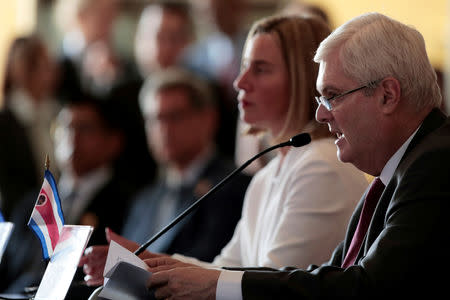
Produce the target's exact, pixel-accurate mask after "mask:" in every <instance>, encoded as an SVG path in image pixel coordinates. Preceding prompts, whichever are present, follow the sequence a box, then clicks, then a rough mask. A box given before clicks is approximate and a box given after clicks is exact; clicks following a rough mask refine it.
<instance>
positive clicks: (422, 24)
mask: <svg viewBox="0 0 450 300" xmlns="http://www.w3.org/2000/svg"><path fill="white" fill-rule="evenodd" d="M67 1H69V0H67ZM191 1H193V2H201V1H203V0H191ZM298 1H300V0H298ZM302 1H303V2H305V3H312V4H316V5H318V6H320V7H321V8H322V9H323V10H324V11H325V12H326V13H327V14H328V16H329V18H330V22H331V24H332V26H333V27H337V26H339V25H340V24H342V23H343V22H345V21H346V20H349V19H350V18H352V17H354V16H357V15H359V14H361V13H364V12H369V11H378V12H381V13H383V14H386V15H388V16H391V17H393V18H395V19H398V20H399V21H401V22H404V23H407V24H410V25H412V26H414V27H415V28H417V29H418V30H419V31H420V32H421V33H422V34H423V35H424V37H425V41H426V44H427V50H428V54H429V56H430V60H431V62H432V64H433V66H434V67H435V68H436V69H437V70H439V71H442V74H443V75H444V76H443V77H444V80H446V81H447V86H449V85H450V84H449V81H450V80H449V79H448V77H449V76H445V75H446V74H448V73H449V65H450V62H449V61H450V46H449V41H450V24H449V22H448V20H449V15H450V1H449V0H428V1H427V0H396V1H392V0H377V1H372V0H302ZM54 2H55V1H54V0H2V1H0V20H1V21H0V22H1V23H0V24H1V28H2V30H1V33H0V84H1V82H3V73H4V68H5V66H4V62H5V56H6V51H7V48H8V46H9V43H10V42H11V40H12V39H13V38H14V37H15V36H17V35H21V34H26V33H29V32H31V31H33V30H35V31H37V32H38V33H39V34H40V35H41V36H42V37H43V38H44V39H45V40H46V42H47V43H48V44H49V47H50V49H51V50H52V51H54V52H57V51H58V47H59V45H60V40H61V34H62V33H61V31H60V30H58V29H57V26H56V24H55V18H54V9H53V6H54V5H53V4H54ZM149 2H151V1H146V0H121V9H120V15H119V18H118V22H117V24H116V26H115V27H116V28H115V43H116V46H117V48H118V50H119V51H120V52H121V53H122V54H123V55H124V56H128V57H131V56H132V53H133V52H132V44H133V39H134V29H135V26H136V21H137V19H138V16H139V13H140V11H141V9H142V7H143V6H145V5H146V4H147V3H149ZM287 2H288V1H287V0H251V1H250V3H251V10H250V11H251V14H250V15H249V20H248V23H251V22H252V21H253V20H254V19H256V18H259V17H261V16H264V15H268V14H271V13H273V12H274V11H275V10H276V9H278V8H279V7H280V6H282V5H284V4H286V3H287ZM196 21H197V22H198V29H199V30H198V32H199V34H200V35H201V34H202V33H205V32H206V31H207V28H206V27H203V26H202V17H201V16H199V18H197V20H196ZM446 90H447V93H448V91H449V90H450V89H449V88H447V89H446ZM446 98H447V101H450V100H449V99H450V97H449V96H448V95H447V97H446ZM1 103H2V95H0V106H1ZM446 106H447V107H450V103H447V105H446Z"/></svg>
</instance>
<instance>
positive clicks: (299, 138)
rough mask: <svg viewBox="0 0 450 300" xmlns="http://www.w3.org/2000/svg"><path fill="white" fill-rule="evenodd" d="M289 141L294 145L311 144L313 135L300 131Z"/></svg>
mask: <svg viewBox="0 0 450 300" xmlns="http://www.w3.org/2000/svg"><path fill="white" fill-rule="evenodd" d="M289 142H291V145H292V146H294V147H301V146H305V145H307V144H309V143H310V142H311V136H310V135H309V133H306V132H305V133H300V134H297V135H294V136H293V137H292V138H291V139H290V140H289Z"/></svg>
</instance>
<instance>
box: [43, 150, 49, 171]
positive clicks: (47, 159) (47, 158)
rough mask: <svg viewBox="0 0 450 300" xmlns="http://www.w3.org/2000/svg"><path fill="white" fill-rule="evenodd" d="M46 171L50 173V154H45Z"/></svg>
mask: <svg viewBox="0 0 450 300" xmlns="http://www.w3.org/2000/svg"><path fill="white" fill-rule="evenodd" d="M44 166H45V170H46V171H48V169H49V168H50V158H49V157H48V153H47V154H45V165H44Z"/></svg>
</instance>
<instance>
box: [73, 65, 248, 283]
mask: <svg viewBox="0 0 450 300" xmlns="http://www.w3.org/2000/svg"><path fill="white" fill-rule="evenodd" d="M140 100H141V102H140V103H141V107H142V110H143V112H144V116H145V119H146V126H147V127H146V128H147V134H148V139H149V144H150V146H151V150H152V152H153V154H154V157H155V158H156V159H157V161H158V165H159V168H160V171H161V173H160V177H159V180H158V181H157V182H156V183H155V184H152V185H149V186H147V187H146V188H145V189H144V190H143V191H142V192H141V193H139V195H138V196H137V197H136V199H135V201H134V202H133V204H132V208H131V210H130V213H129V214H128V216H127V218H126V221H125V226H124V230H123V231H122V232H121V233H122V235H123V236H124V237H125V238H127V239H129V240H132V241H134V242H135V243H139V244H143V243H144V242H146V241H147V239H148V238H150V237H151V236H152V235H153V234H155V233H157V232H158V231H159V230H160V229H162V228H163V227H164V226H165V225H167V224H169V223H170V222H171V221H172V220H173V219H174V218H175V217H176V216H177V215H179V214H180V213H181V212H182V211H184V210H185V209H186V208H187V207H189V206H190V205H191V204H192V203H193V202H194V201H195V200H197V199H198V198H200V197H201V196H203V195H204V194H205V193H206V192H208V191H209V190H210V189H211V188H212V187H213V186H214V185H216V184H217V183H219V182H220V181H221V180H222V179H224V178H225V177H226V176H227V175H228V174H230V173H231V172H232V171H233V169H234V165H233V163H232V162H231V160H228V159H226V158H224V157H223V155H221V154H220V153H218V152H217V149H216V147H215V145H214V135H215V131H216V129H217V125H218V124H217V121H218V119H217V113H218V112H217V106H216V104H217V103H216V99H214V98H213V94H212V93H211V91H210V90H209V89H208V88H207V85H206V83H205V82H202V81H200V80H199V79H195V76H194V75H193V74H191V73H188V72H185V71H182V70H180V69H173V68H170V69H166V70H164V71H160V72H156V73H155V74H154V76H153V77H151V78H149V79H148V80H147V81H146V83H145V85H144V87H143V89H142V91H141V99H140ZM249 181H250V177H249V176H246V175H242V174H239V175H238V176H237V177H235V178H234V179H233V183H232V184H230V185H227V186H224V187H223V189H222V190H220V191H218V192H217V193H216V194H214V196H213V199H208V201H205V202H203V203H202V204H201V205H200V206H199V207H198V209H197V210H196V211H195V212H193V213H192V214H191V215H189V216H188V217H187V218H186V219H184V220H183V221H182V222H181V223H179V224H178V225H176V226H175V227H174V228H172V229H171V230H170V231H169V232H167V234H165V235H164V236H162V237H161V238H160V239H158V240H157V241H156V242H155V243H153V244H152V245H151V246H150V247H149V249H151V250H152V251H154V252H159V253H166V254H173V253H181V254H184V255H189V256H193V257H196V258H198V259H201V260H205V261H211V260H212V259H213V258H214V257H215V256H216V255H217V254H219V252H220V250H221V249H222V247H223V246H225V244H226V243H227V242H228V241H229V239H230V238H231V236H232V234H233V230H234V228H235V226H236V223H237V221H238V220H239V218H240V215H241V209H242V202H243V199H244V194H245V190H246V188H247V185H248V183H249ZM108 235H109V237H111V236H112V237H115V236H116V235H115V234H112V233H108ZM113 239H114V238H113ZM107 250H108V246H96V247H92V248H91V249H88V250H87V251H86V253H89V254H88V255H87V257H92V256H95V257H96V259H95V266H94V265H89V266H88V267H87V268H96V269H97V270H100V269H101V270H102V269H103V267H104V264H105V260H106V253H107ZM83 263H84V261H83V260H82V261H81V264H83ZM88 272H91V270H89V271H88ZM100 280H102V279H100Z"/></svg>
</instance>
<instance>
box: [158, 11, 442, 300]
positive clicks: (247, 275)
mask: <svg viewBox="0 0 450 300" xmlns="http://www.w3.org/2000/svg"><path fill="white" fill-rule="evenodd" d="M315 61H317V62H318V63H320V69H319V76H318V80H317V89H318V91H319V92H320V94H321V95H322V97H320V98H318V99H317V100H318V102H319V103H320V105H319V107H318V109H317V112H316V118H317V120H318V121H319V122H322V123H328V125H329V128H330V131H331V132H333V133H336V146H337V150H338V151H337V153H338V157H339V159H340V160H341V161H342V162H349V163H352V164H354V165H355V166H356V167H358V168H359V169H360V170H362V171H364V172H367V173H369V174H371V175H373V176H376V177H380V179H381V181H382V182H383V184H384V185H385V188H384V192H383V193H382V195H381V197H379V198H377V199H375V202H374V203H375V205H376V207H375V208H374V214H373V216H372V217H370V216H369V218H368V219H367V220H368V222H369V226H368V229H367V231H366V232H367V234H365V235H364V234H363V235H362V236H363V237H364V239H363V240H362V245H361V247H359V248H358V247H355V249H356V251H355V256H354V257H352V259H349V257H346V256H347V255H348V253H349V248H350V247H351V242H352V239H353V236H354V234H355V231H356V227H357V224H358V221H359V219H360V215H361V210H362V207H363V205H364V204H365V203H364V202H365V197H363V198H362V199H361V202H360V204H359V205H358V206H357V208H356V210H355V212H354V215H353V216H352V218H351V220H350V223H349V226H348V231H347V234H346V238H345V240H344V241H343V242H342V243H341V244H340V245H338V246H337V248H336V249H335V251H334V253H333V255H332V257H331V259H330V260H329V262H327V263H325V264H324V265H322V266H320V267H319V266H311V267H310V268H309V269H308V270H300V269H295V268H287V269H286V270H282V271H279V270H267V269H265V270H262V269H246V270H241V271H237V272H233V271H222V272H221V271H218V270H210V269H202V268H199V267H192V266H186V265H182V264H181V265H180V264H179V265H178V266H179V267H177V268H173V269H171V270H169V271H160V272H155V271H158V270H161V269H162V267H159V269H155V268H153V269H152V270H151V271H153V272H154V273H153V274H152V278H151V287H156V288H157V295H158V296H161V297H164V298H168V297H170V299H214V298H215V297H216V296H217V297H216V299H230V298H231V299H240V298H241V297H242V298H243V299H246V300H247V299H371V298H375V299H385V298H393V297H397V298H400V299H409V298H412V299H416V298H417V297H418V296H419V297H421V298H423V299H434V298H438V297H437V295H441V294H442V295H448V283H449V276H448V275H443V274H446V273H447V272H448V269H449V267H450V263H449V259H448V253H449V250H450V246H449V245H450V243H449V242H450V234H449V228H450V226H449V225H450V218H449V217H448V212H449V205H450V188H449V183H450V119H449V118H448V117H446V116H445V115H444V114H443V113H442V112H441V111H440V110H439V109H438V107H440V105H441V101H442V99H441V94H440V91H439V87H438V84H437V81H436V74H435V72H434V70H433V68H432V67H431V65H430V62H429V60H428V57H427V54H426V50H425V44H424V40H423V37H422V35H421V34H420V33H419V32H418V31H416V30H415V29H413V28H411V27H408V26H405V25H404V24H402V23H400V22H397V21H395V20H393V19H390V18H388V17H386V16H383V15H381V14H378V13H369V14H365V15H362V16H360V17H357V18H355V19H353V20H351V21H349V22H348V23H346V24H344V25H342V26H341V27H340V28H338V29H337V30H336V31H334V32H333V33H332V34H331V35H330V36H329V37H328V38H327V39H325V40H324V41H323V42H322V44H321V45H320V46H319V49H318V50H317V53H316V56H315ZM377 180H378V179H377ZM324 188H326V187H324ZM363 233H364V231H363ZM160 261H162V260H161V259H160ZM154 262H155V263H157V261H156V260H155V261H154ZM344 262H345V263H344ZM149 264H150V265H151V264H152V263H151V262H149ZM166 268H167V266H166ZM168 268H170V267H168ZM219 276H220V278H219ZM233 277H234V278H236V277H237V281H233V280H231V282H234V285H233V283H230V282H229V281H230V279H233ZM227 283H228V284H227ZM200 287H201V289H200ZM158 291H159V293H158ZM233 292H234V293H233ZM180 294H184V295H188V296H184V297H180Z"/></svg>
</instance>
